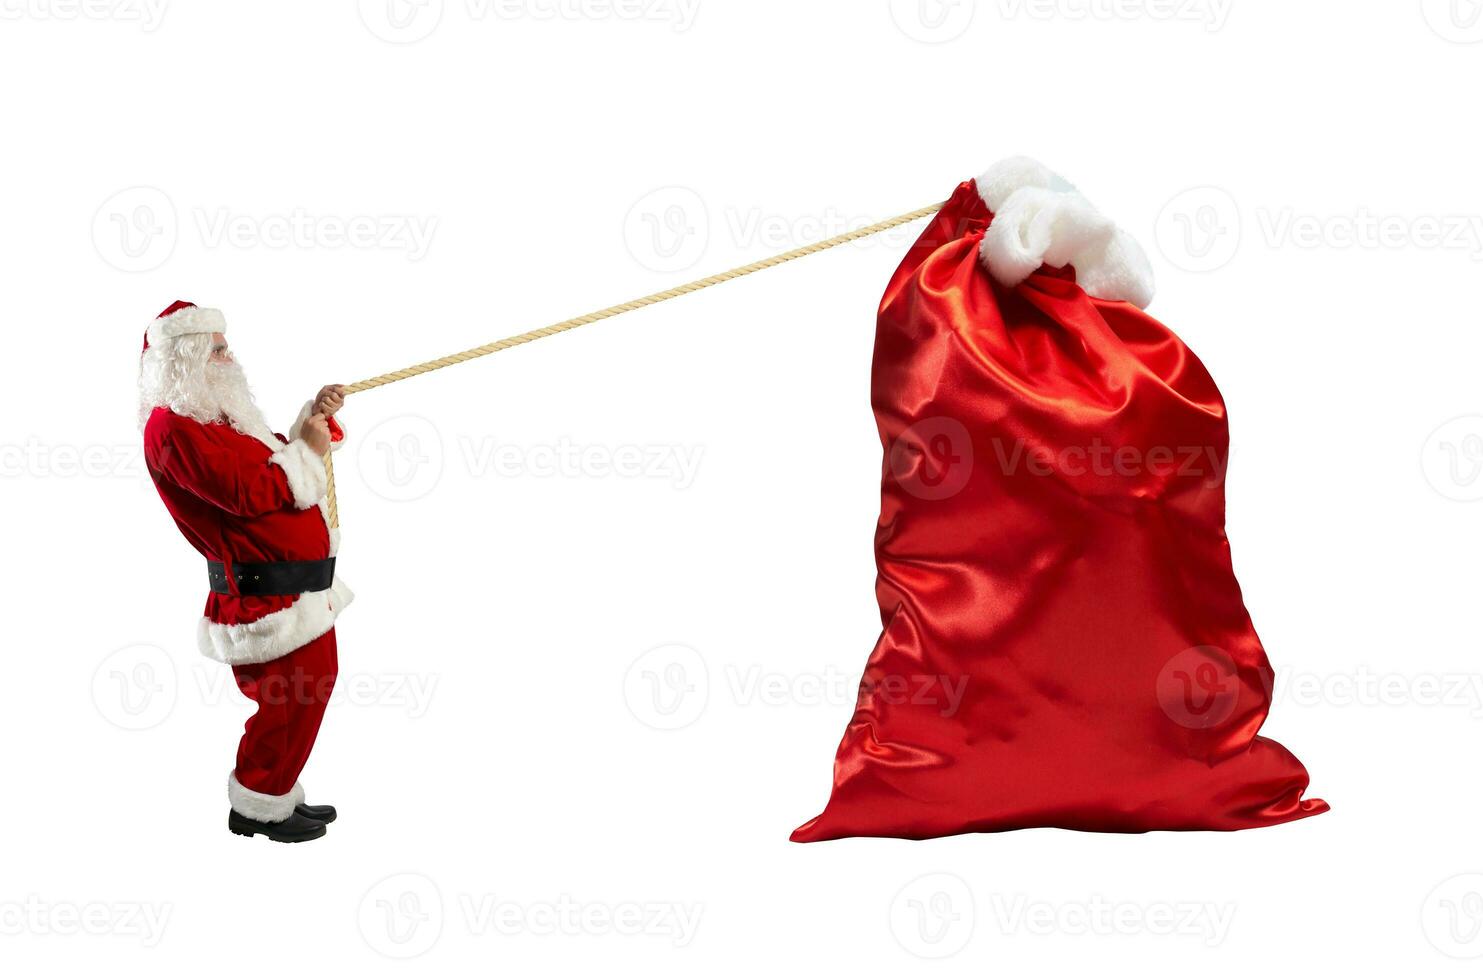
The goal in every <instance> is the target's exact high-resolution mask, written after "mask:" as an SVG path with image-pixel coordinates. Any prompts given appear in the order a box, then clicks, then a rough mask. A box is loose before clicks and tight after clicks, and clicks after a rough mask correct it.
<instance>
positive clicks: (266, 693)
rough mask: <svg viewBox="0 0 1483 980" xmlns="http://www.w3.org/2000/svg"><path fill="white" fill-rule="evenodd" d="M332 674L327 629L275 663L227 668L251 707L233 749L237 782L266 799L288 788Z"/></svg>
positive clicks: (304, 758) (314, 731) (331, 638)
mask: <svg viewBox="0 0 1483 980" xmlns="http://www.w3.org/2000/svg"><path fill="white" fill-rule="evenodd" d="M338 670H339V664H338V661H337V660H336V655H335V631H334V630H333V629H331V630H330V631H329V632H328V633H326V634H324V635H323V636H321V637H319V639H317V640H310V641H309V642H308V643H306V644H304V645H303V646H301V647H299V648H298V649H297V650H295V651H293V652H292V653H290V654H287V655H286V656H282V657H279V658H278V659H277V660H270V661H268V662H267V663H263V664H239V665H237V666H235V667H233V668H232V673H233V674H234V675H235V676H236V678H237V687H238V688H240V689H241V691H242V693H243V694H245V695H247V696H248V697H249V698H251V699H252V700H253V701H255V702H256V703H257V711H256V712H255V713H254V714H253V716H252V717H251V718H249V719H247V728H246V730H245V731H244V732H243V733H242V742H241V743H240V744H239V745H238V746H237V771H236V777H237V782H239V783H241V784H242V785H243V786H244V787H246V788H247V789H250V790H252V791H253V792H255V793H263V794H265V795H267V796H284V795H286V794H288V793H289V792H291V791H292V790H293V788H294V785H295V784H296V783H297V782H298V781H299V773H300V772H302V771H303V769H304V763H306V762H308V761H309V752H310V751H311V750H312V749H313V748H314V739H315V737H316V736H317V735H318V734H319V723H320V722H321V721H322V720H323V719H324V709H325V707H326V705H328V704H329V700H330V692H331V691H333V690H334V687H335V676H336V673H337V672H338Z"/></svg>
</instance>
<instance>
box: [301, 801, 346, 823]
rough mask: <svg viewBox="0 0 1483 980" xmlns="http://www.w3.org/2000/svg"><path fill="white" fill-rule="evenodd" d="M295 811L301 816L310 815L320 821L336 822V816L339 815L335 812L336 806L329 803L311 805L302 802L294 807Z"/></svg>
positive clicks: (310, 817)
mask: <svg viewBox="0 0 1483 980" xmlns="http://www.w3.org/2000/svg"><path fill="white" fill-rule="evenodd" d="M294 813H297V814H298V815H299V816H301V817H308V818H309V819H310V820H318V821H319V822H320V823H334V822H335V818H336V817H338V816H339V814H338V813H336V812H335V808H334V807H332V806H330V805H329V804H328V803H326V804H324V805H323V806H310V805H309V804H308V803H300V804H299V805H298V806H296V807H294Z"/></svg>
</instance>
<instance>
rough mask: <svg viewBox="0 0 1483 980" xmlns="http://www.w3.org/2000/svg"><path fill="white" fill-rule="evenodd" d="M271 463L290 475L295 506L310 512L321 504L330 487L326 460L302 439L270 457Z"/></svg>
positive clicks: (289, 486)
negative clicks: (325, 464)
mask: <svg viewBox="0 0 1483 980" xmlns="http://www.w3.org/2000/svg"><path fill="white" fill-rule="evenodd" d="M268 461H269V462H271V463H276V464H277V465H279V466H281V467H283V472H284V473H285V474H287V475H288V488H289V489H290V490H292V491H293V495H294V506H295V507H298V508H299V510H308V509H309V508H310V507H313V506H314V505H315V504H317V503H319V501H320V499H321V498H323V497H324V495H325V492H326V490H327V489H328V487H329V477H328V476H327V475H326V474H325V470H324V460H323V459H321V458H320V457H319V456H317V455H315V453H314V450H312V449H310V448H309V444H308V443H307V442H305V441H304V440H302V439H295V440H294V441H293V442H290V443H289V444H288V445H286V446H284V447H283V448H282V449H281V450H279V451H278V452H276V453H274V454H273V455H272V456H271V457H269V460H268Z"/></svg>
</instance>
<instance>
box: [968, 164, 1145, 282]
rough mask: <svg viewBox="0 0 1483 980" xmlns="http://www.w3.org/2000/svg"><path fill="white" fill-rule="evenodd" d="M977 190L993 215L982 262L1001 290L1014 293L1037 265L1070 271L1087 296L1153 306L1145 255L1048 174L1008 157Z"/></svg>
mask: <svg viewBox="0 0 1483 980" xmlns="http://www.w3.org/2000/svg"><path fill="white" fill-rule="evenodd" d="M976 183H977V185H978V193H979V196H980V197H982V198H983V201H984V204H985V205H986V206H987V207H988V209H989V210H990V211H992V212H994V220H993V221H992V222H991V223H990V224H989V228H988V230H987V231H985V232H984V238H983V244H982V245H981V246H980V248H979V257H980V258H981V259H982V260H983V263H984V265H985V267H987V268H988V270H989V272H990V273H991V274H992V275H993V277H994V278H995V279H997V280H998V281H999V282H1000V283H1002V284H1004V285H1006V286H1016V285H1018V284H1020V283H1022V282H1024V281H1025V280H1026V279H1028V278H1029V277H1030V274H1031V273H1033V272H1034V271H1035V270H1036V269H1038V268H1040V267H1041V266H1042V265H1052V266H1067V265H1069V266H1072V267H1073V268H1074V269H1075V270H1076V282H1077V285H1079V286H1081V288H1082V289H1083V290H1084V291H1085V292H1086V293H1087V295H1088V296H1095V297H1097V298H1098V299H1108V300H1127V301H1128V302H1130V303H1133V304H1134V305H1136V306H1139V307H1146V306H1148V304H1149V303H1150V302H1152V301H1153V266H1151V265H1150V264H1149V262H1148V256H1146V255H1144V254H1143V249H1142V248H1141V247H1140V246H1139V244H1138V243H1137V242H1136V241H1134V240H1133V237H1132V236H1131V235H1129V234H1128V233H1127V232H1125V231H1123V230H1121V229H1120V228H1118V227H1117V226H1116V225H1115V224H1113V223H1112V221H1111V220H1109V219H1108V218H1106V217H1104V216H1103V215H1102V214H1101V213H1100V212H1099V211H1098V210H1097V209H1096V208H1095V207H1093V206H1092V203H1091V202H1090V201H1088V200H1087V199H1086V198H1085V197H1083V196H1082V195H1081V194H1080V193H1079V192H1078V191H1077V190H1076V188H1075V187H1074V186H1072V185H1071V184H1069V183H1067V181H1066V180H1065V179H1064V178H1062V177H1060V176H1059V175H1058V174H1056V173H1055V172H1054V171H1052V170H1051V169H1050V168H1049V167H1046V166H1045V165H1044V164H1042V163H1038V162H1037V161H1035V160H1031V159H1030V158H1028V157H1010V158H1009V159H1007V160H1001V161H999V162H998V163H996V164H994V165H993V166H992V167H990V168H989V169H988V170H987V171H986V172H985V173H984V174H983V176H981V177H979V178H978V180H977V181H976Z"/></svg>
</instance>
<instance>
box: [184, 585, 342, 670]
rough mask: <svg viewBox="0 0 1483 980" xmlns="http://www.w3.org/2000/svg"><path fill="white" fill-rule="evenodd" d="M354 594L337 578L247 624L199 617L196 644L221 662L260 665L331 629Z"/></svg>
mask: <svg viewBox="0 0 1483 980" xmlns="http://www.w3.org/2000/svg"><path fill="white" fill-rule="evenodd" d="M354 599H355V593H353V592H351V591H350V589H349V588H347V587H346V585H345V583H344V582H342V581H340V579H339V578H338V577H336V578H335V579H334V581H333V582H332V583H331V584H330V587H329V588H328V589H325V590H324V591H322V592H305V593H304V594H303V595H301V596H299V597H298V598H297V599H295V600H294V603H293V605H291V606H288V607H287V608H284V609H280V610H278V611H277V612H274V613H269V614H268V615H266V616H264V617H263V618H262V619H257V620H254V621H253V622H250V623H238V624H237V625H235V626H228V625H226V624H224V623H213V622H212V621H211V620H209V619H207V618H206V617H204V616H203V617H201V622H200V625H199V626H198V627H197V628H196V645H197V646H198V647H199V648H200V650H201V653H203V654H204V655H206V656H208V657H210V658H211V659H212V660H216V661H220V662H221V663H224V664H234V665H235V664H261V663H267V662H268V661H269V660H277V659H278V658H279V657H282V656H286V655H287V654H290V653H293V652H294V651H295V650H297V649H298V648H299V647H301V646H303V645H304V644H306V643H308V642H309V641H310V640H317V639H319V638H320V637H321V636H323V635H324V634H326V633H328V632H329V631H330V627H332V626H334V625H335V619H336V617H338V616H339V615H340V612H341V611H342V610H343V609H344V608H345V607H346V606H348V605H350V603H351V602H352V601H353V600H354Z"/></svg>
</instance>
